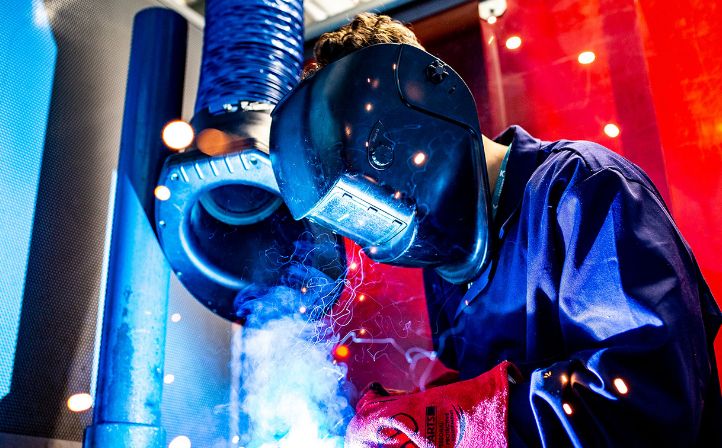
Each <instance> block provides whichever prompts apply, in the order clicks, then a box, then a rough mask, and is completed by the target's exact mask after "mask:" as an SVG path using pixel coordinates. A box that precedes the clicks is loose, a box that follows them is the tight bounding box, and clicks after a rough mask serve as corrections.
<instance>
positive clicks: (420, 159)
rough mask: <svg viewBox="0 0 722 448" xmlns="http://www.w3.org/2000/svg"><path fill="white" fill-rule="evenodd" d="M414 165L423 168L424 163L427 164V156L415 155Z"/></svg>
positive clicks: (420, 153) (422, 154)
mask: <svg viewBox="0 0 722 448" xmlns="http://www.w3.org/2000/svg"><path fill="white" fill-rule="evenodd" d="M413 160H414V165H416V166H422V165H423V164H424V163H426V154H424V153H423V152H417V153H416V155H414V159H413Z"/></svg>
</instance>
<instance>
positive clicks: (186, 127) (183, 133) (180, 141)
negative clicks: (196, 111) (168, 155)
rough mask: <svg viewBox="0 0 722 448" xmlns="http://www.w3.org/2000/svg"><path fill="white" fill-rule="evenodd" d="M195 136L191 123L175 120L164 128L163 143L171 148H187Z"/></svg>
mask: <svg viewBox="0 0 722 448" xmlns="http://www.w3.org/2000/svg"><path fill="white" fill-rule="evenodd" d="M194 136H195V135H194V134H193V128H192V127H191V125H190V124H188V123H186V122H185V121H182V120H173V121H171V122H170V123H168V124H167V125H165V127H164V128H163V143H165V145H166V146H167V147H169V148H170V149H176V150H181V149H186V148H187V147H189V146H190V145H191V143H193V137H194Z"/></svg>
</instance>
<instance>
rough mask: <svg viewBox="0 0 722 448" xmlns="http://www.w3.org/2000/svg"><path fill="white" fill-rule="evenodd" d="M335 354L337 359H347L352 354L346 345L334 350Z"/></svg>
mask: <svg viewBox="0 0 722 448" xmlns="http://www.w3.org/2000/svg"><path fill="white" fill-rule="evenodd" d="M334 353H335V354H336V357H337V358H347V357H348V355H349V353H350V350H349V349H348V347H347V346H345V345H339V346H337V347H336V349H335V350H334Z"/></svg>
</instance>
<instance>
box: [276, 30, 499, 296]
mask: <svg viewBox="0 0 722 448" xmlns="http://www.w3.org/2000/svg"><path fill="white" fill-rule="evenodd" d="M367 19H368V17H367V18H363V19H360V20H361V22H359V23H361V24H359V25H357V29H359V28H360V27H362V26H366V25H363V24H362V23H367V24H368V23H371V22H369V21H368V20H367ZM357 20H359V19H357ZM383 20H386V19H383ZM399 25H400V24H399ZM353 26H354V25H353V23H352V24H350V25H348V26H347V27H346V28H347V30H346V31H343V29H342V30H340V31H337V32H336V33H340V34H338V35H337V37H333V38H327V39H326V40H325V42H328V43H323V42H321V43H319V45H318V46H317V52H319V53H321V54H322V56H321V60H320V63H321V64H325V65H323V66H322V67H321V68H320V69H318V70H317V71H316V72H315V73H313V74H312V75H311V76H308V77H307V78H306V79H304V80H303V81H301V83H300V84H299V85H298V86H297V87H296V88H295V89H294V90H293V91H292V92H291V93H290V94H289V95H287V96H286V97H285V99H283V100H282V101H281V102H280V103H279V104H278V105H277V106H276V108H275V110H274V112H273V125H272V127H271V160H272V165H273V169H274V173H275V175H276V179H277V181H278V185H279V188H280V191H281V195H282V196H283V199H284V201H285V202H286V204H287V206H288V208H289V210H290V211H291V214H292V215H293V217H294V218H295V219H301V218H308V219H309V220H311V221H313V222H315V223H317V224H319V225H321V226H324V227H326V228H328V229H330V230H332V231H334V232H336V233H338V234H340V235H343V236H345V237H348V238H350V239H352V240H353V241H355V242H356V243H358V244H360V245H361V246H362V247H363V248H364V250H365V252H366V253H367V254H368V255H369V256H370V257H371V258H372V259H374V260H377V261H381V262H385V263H389V264H395V265H400V266H412V267H432V268H435V269H436V270H437V272H438V273H439V274H440V275H441V276H442V277H443V278H445V279H447V280H448V281H451V282H454V283H462V282H467V281H469V280H472V279H473V278H475V277H476V276H477V275H478V274H479V272H480V270H481V269H482V267H483V266H484V264H485V262H486V260H487V254H488V250H489V247H488V246H489V245H488V222H489V191H488V190H489V187H488V180H487V175H486V164H485V160H484V151H483V147H482V139H481V132H480V130H479V122H478V118H477V113H476V106H475V103H474V99H473V97H472V95H471V92H470V91H469V89H468V87H467V86H466V84H465V83H464V81H463V80H462V79H461V78H460V77H459V75H458V74H457V73H456V72H454V70H453V69H451V68H450V67H449V66H448V65H446V64H445V63H444V62H443V61H441V60H439V59H438V58H436V57H435V56H433V55H431V54H429V53H427V52H426V51H424V50H423V49H422V48H421V46H420V45H418V42H416V41H415V37H414V42H415V45H407V44H398V43H377V44H373V45H369V46H365V47H364V48H360V49H353V50H348V51H347V49H348V48H351V47H353V46H354V45H357V43H356V42H366V40H364V39H366V37H359V36H356V35H354V34H353V33H351V34H348V31H349V30H353ZM393 26H397V25H393ZM370 29H373V27H371V28H370ZM403 29H404V30H406V31H408V29H406V28H403ZM365 32H366V31H364V33H365ZM411 36H413V34H412V35H411ZM369 39H370V37H369ZM337 44H338V45H337ZM324 48H325V50H324Z"/></svg>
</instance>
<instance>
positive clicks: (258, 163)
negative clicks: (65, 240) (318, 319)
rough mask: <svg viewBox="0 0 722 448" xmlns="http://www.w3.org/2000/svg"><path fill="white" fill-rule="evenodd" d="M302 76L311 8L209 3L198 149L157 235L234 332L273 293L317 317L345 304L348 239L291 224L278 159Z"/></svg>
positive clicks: (173, 178) (262, 1) (180, 165)
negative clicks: (278, 123)
mask: <svg viewBox="0 0 722 448" xmlns="http://www.w3.org/2000/svg"><path fill="white" fill-rule="evenodd" d="M302 67H303V2H302V1H301V0H295V1H282V0H207V1H206V26H205V31H204V42H203V59H202V65H201V76H200V84H199V88H198V94H197V97H196V106H195V114H194V117H193V119H192V120H191V124H192V126H193V129H194V132H195V135H196V136H197V137H196V141H195V144H194V145H193V146H192V147H191V148H190V149H189V150H187V151H185V152H183V153H180V154H175V155H173V156H171V157H169V158H168V159H167V161H166V163H165V165H164V166H163V169H162V172H161V174H160V177H159V181H158V185H159V186H162V187H164V188H167V190H166V192H167V193H166V194H165V195H163V196H162V197H158V200H157V203H156V227H157V230H158V235H159V238H160V241H161V244H162V246H163V249H164V251H165V254H166V256H167V258H168V261H169V262H170V264H171V266H172V268H173V270H174V271H175V272H176V274H177V276H178V278H179V279H180V281H181V282H182V283H183V285H184V286H185V287H186V288H187V289H188V290H189V291H190V292H191V293H192V294H193V295H194V296H195V297H196V298H197V299H198V300H199V301H200V302H201V303H203V304H204V305H205V306H206V307H208V308H209V309H210V310H212V311H213V312H214V313H216V314H218V315H220V316H222V317H224V318H226V319H229V320H233V321H239V320H243V318H244V317H245V314H244V313H247V312H248V309H249V307H248V306H247V302H253V301H257V300H258V299H259V297H273V295H272V294H265V293H264V291H267V290H268V289H269V288H275V287H282V288H286V289H289V290H291V291H293V292H294V293H297V294H294V296H297V297H298V299H297V303H294V305H293V306H294V307H295V308H296V309H298V310H301V312H308V313H309V314H310V315H311V316H318V315H320V314H322V312H323V311H325V310H327V309H328V308H329V307H330V306H331V305H332V304H333V303H334V301H335V299H336V297H337V296H338V293H339V292H340V291H339V289H340V282H339V281H338V280H339V279H340V278H342V276H343V275H344V273H345V257H344V252H343V242H342V240H341V238H340V237H337V236H335V235H333V234H331V233H329V232H328V231H324V230H322V229H320V228H318V227H316V226H315V225H313V224H312V223H310V222H308V221H306V220H302V221H295V220H294V219H293V217H292V216H291V214H290V212H289V211H288V209H287V207H286V206H285V204H284V203H283V201H282V199H281V198H280V196H279V190H278V185H277V184H276V179H275V177H274V174H273V170H272V169H271V162H270V159H269V157H268V139H269V134H270V126H271V115H270V113H271V111H272V110H273V108H274V106H275V105H276V103H278V101H279V100H280V99H281V98H282V97H283V96H284V95H285V94H286V93H287V92H289V91H290V90H291V89H292V88H293V87H294V86H295V85H296V84H297V83H298V81H299V78H300V73H301V70H302ZM199 148H200V149H202V150H203V151H199V150H198V149H199ZM269 300H271V299H269ZM268 305H269V306H273V305H276V304H268Z"/></svg>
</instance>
